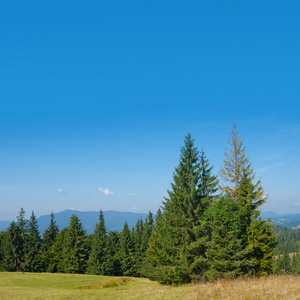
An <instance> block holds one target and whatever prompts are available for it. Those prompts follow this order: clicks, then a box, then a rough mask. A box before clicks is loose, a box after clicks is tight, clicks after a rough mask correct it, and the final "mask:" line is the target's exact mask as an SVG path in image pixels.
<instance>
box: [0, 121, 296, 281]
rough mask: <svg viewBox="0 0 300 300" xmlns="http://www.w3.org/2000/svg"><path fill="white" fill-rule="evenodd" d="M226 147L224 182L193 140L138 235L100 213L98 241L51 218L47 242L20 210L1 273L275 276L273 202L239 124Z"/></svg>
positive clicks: (4, 245)
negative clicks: (268, 214) (266, 216)
mask: <svg viewBox="0 0 300 300" xmlns="http://www.w3.org/2000/svg"><path fill="white" fill-rule="evenodd" d="M228 144H229V147H228V149H226V150H225V159H224V163H223V167H222V168H221V170H220V173H219V177H220V179H221V182H219V179H218V177H217V175H215V174H213V167H212V166H211V165H210V162H209V160H208V159H207V157H206V154H205V152H204V151H203V150H201V151H200V152H199V151H198V149H197V147H196V146H195V141H194V140H193V138H192V137H191V135H190V134H188V135H187V136H186V137H185V140H184V146H183V147H182V148H181V155H180V159H179V164H178V166H177V167H176V168H175V170H174V173H173V182H172V183H171V188H170V190H168V197H166V198H165V199H164V201H163V203H162V205H161V207H160V209H159V210H158V212H157V215H156V217H155V221H154V220H153V215H152V213H151V212H150V213H149V215H148V217H147V218H146V220H145V221H143V220H142V219H139V220H138V221H137V223H136V226H135V227H134V228H132V229H130V228H128V225H127V223H125V224H124V227H123V230H122V231H121V232H117V231H110V232H107V230H106V227H105V222H104V218H103V213H102V211H100V214H99V222H98V223H97V224H96V228H95V232H94V234H93V235H88V236H86V234H85V231H84V230H83V228H82V224H81V223H80V220H79V219H78V217H77V216H76V215H73V216H72V217H71V219H70V223H69V226H68V227H67V228H65V229H63V230H61V231H60V232H59V230H58V228H57V225H56V224H55V220H54V215H53V214H51V221H50V226H49V228H48V229H47V230H46V231H45V233H44V235H43V238H41V237H40V236H39V232H38V226H37V221H36V218H35V216H34V213H32V216H31V218H30V220H29V221H26V220H25V218H24V213H25V212H24V211H23V210H21V212H20V214H19V216H18V218H17V222H16V223H15V222H12V223H11V225H10V227H9V228H8V230H7V231H6V232H4V233H2V234H1V235H0V242H1V253H0V254H1V258H0V259H1V261H0V263H1V268H2V269H4V270H8V271H16V270H20V271H30V272H37V271H48V272H66V273H91V274H101V275H126V276H145V277H148V278H149V279H151V280H156V281H158V282H160V283H163V284H181V283H189V282H199V281H203V280H215V279H218V278H235V277H239V276H249V275H256V276H260V275H266V274H269V273H272V272H274V261H273V255H274V250H275V247H276V245H277V241H276V235H274V234H273V229H274V228H273V227H272V226H271V225H270V221H271V220H266V221H264V220H262V218H261V217H260V206H261V205H262V204H264V203H265V202H266V199H267V197H266V196H264V191H263V187H262V184H261V181H260V180H256V179H255V173H254V171H253V169H252V166H251V163H250V160H249V158H248V156H247V155H246V148H245V146H244V145H243V138H242V137H241V135H240V134H239V131H238V129H237V127H236V124H235V123H234V124H233V128H232V131H231V135H230V137H229V139H228ZM295 261H296V260H295ZM278 268H279V269H280V266H279V267H278ZM278 268H277V269H278ZM277 269H276V270H277Z"/></svg>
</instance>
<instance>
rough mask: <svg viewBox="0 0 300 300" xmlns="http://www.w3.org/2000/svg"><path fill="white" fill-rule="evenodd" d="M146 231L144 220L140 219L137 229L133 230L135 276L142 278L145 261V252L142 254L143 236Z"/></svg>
mask: <svg viewBox="0 0 300 300" xmlns="http://www.w3.org/2000/svg"><path fill="white" fill-rule="evenodd" d="M143 230H144V222H143V219H140V218H139V219H138V220H137V222H136V225H135V227H134V228H133V229H132V242H133V260H134V261H133V264H134V268H133V276H136V277H138V276H141V273H140V270H141V266H142V261H143V256H144V254H143V252H142V242H143V241H142V235H143Z"/></svg>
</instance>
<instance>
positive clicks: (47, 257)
mask: <svg viewBox="0 0 300 300" xmlns="http://www.w3.org/2000/svg"><path fill="white" fill-rule="evenodd" d="M58 234H59V229H58V226H57V225H56V222H55V220H54V214H53V212H51V215H50V225H49V227H48V228H47V229H46V230H45V232H44V235H43V240H42V263H43V269H44V271H47V272H53V271H54V265H53V257H54V252H53V249H52V247H53V244H54V242H55V240H56V238H57V236H58Z"/></svg>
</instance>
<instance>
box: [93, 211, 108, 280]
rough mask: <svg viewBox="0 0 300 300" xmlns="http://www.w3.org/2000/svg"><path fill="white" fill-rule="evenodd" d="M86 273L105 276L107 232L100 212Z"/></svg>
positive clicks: (106, 272) (106, 271)
mask: <svg viewBox="0 0 300 300" xmlns="http://www.w3.org/2000/svg"><path fill="white" fill-rule="evenodd" d="M88 272H89V273H91V274H96V275H107V274H108V273H109V272H108V270H107V231H106V227H105V222H104V216H103V212H102V210H100V213H99V222H98V223H97V224H96V228H95V232H94V234H93V237H92V242H91V252H90V258H89V261H88Z"/></svg>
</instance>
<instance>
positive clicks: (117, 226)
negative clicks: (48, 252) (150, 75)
mask: <svg viewBox="0 0 300 300" xmlns="http://www.w3.org/2000/svg"><path fill="white" fill-rule="evenodd" d="M73 214H75V215H77V216H78V217H79V219H80V220H81V222H82V225H83V228H84V229H85V230H86V231H87V234H91V233H93V232H94V229H95V226H96V223H98V220H99V212H97V211H77V210H71V209H66V210H64V211H61V212H58V213H55V214H54V216H55V221H56V224H57V225H58V227H59V229H63V228H65V227H67V226H68V225H69V222H70V218H71V216H72V215H73ZM103 214H104V220H105V225H106V228H107V230H118V231H121V230H122V228H123V225H124V223H125V221H126V222H127V223H128V226H129V228H131V227H133V226H135V224H136V222H137V220H138V218H143V219H145V218H146V217H147V214H145V213H133V212H120V211H113V210H109V211H104V212H103ZM261 217H262V219H263V220H267V219H270V218H272V221H271V224H272V225H280V226H284V227H290V228H296V227H300V214H290V213H287V214H278V213H276V212H272V211H267V212H261ZM37 221H38V224H39V230H40V234H41V235H42V234H43V233H44V231H45V230H46V229H47V228H48V226H49V224H50V215H43V216H40V217H39V218H37ZM10 222H11V221H0V231H4V230H6V229H7V228H8V226H9V224H10Z"/></svg>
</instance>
